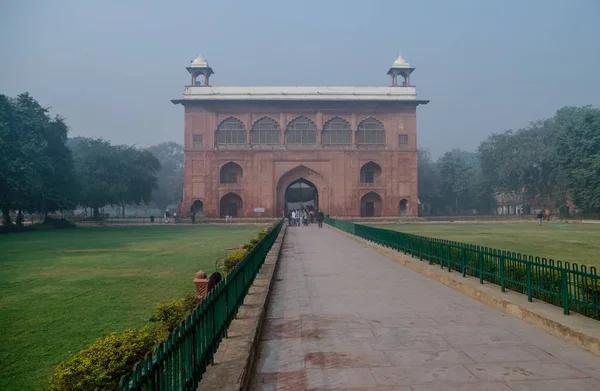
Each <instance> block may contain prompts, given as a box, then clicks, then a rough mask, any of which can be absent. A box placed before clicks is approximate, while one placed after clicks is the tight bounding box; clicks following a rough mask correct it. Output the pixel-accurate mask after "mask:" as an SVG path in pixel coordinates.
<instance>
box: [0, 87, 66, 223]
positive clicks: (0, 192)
mask: <svg viewBox="0 0 600 391" xmlns="http://www.w3.org/2000/svg"><path fill="white" fill-rule="evenodd" d="M48 112H49V111H48V109H47V108H44V107H42V106H41V105H40V104H39V103H38V102H37V101H36V100H35V99H33V98H32V97H31V96H30V95H29V94H27V93H23V94H20V95H18V96H17V97H16V98H8V97H6V96H5V95H0V166H1V167H2V170H0V183H2V186H0V205H1V206H2V214H3V221H4V224H5V225H10V223H11V222H10V215H9V213H10V210H18V211H19V218H18V219H17V223H19V222H20V221H22V214H21V213H22V211H29V212H41V213H48V212H52V211H56V210H62V209H69V208H71V207H73V206H74V202H73V197H72V196H73V182H74V178H73V165H72V160H71V155H70V152H69V150H68V149H67V147H66V145H65V143H66V140H67V133H68V128H67V126H66V124H65V122H64V121H63V120H62V119H61V118H60V117H58V116H56V117H54V118H51V117H50V116H49V114H48Z"/></svg>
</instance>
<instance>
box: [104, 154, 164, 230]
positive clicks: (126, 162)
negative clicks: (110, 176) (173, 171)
mask: <svg viewBox="0 0 600 391" xmlns="http://www.w3.org/2000/svg"><path fill="white" fill-rule="evenodd" d="M117 150H118V154H119V159H120V161H119V166H120V168H119V172H118V175H116V176H115V177H116V179H117V183H115V188H116V189H117V199H118V200H119V205H120V206H121V211H122V217H123V218H125V205H127V204H137V205H139V204H140V203H142V202H144V203H147V202H149V201H150V200H151V195H152V191H153V190H154V189H156V188H157V177H156V173H157V172H158V170H159V169H160V162H159V161H158V159H157V158H156V157H155V156H154V155H153V154H152V153H150V152H149V151H146V150H141V149H136V148H134V147H124V146H121V147H117Z"/></svg>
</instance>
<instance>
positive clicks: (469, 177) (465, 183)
mask: <svg viewBox="0 0 600 391" xmlns="http://www.w3.org/2000/svg"><path fill="white" fill-rule="evenodd" d="M475 162H476V158H475V156H474V154H471V153H468V152H464V151H461V150H453V151H452V152H446V153H445V154H444V156H442V157H441V158H440V159H439V160H438V166H439V170H440V182H441V189H442V194H443V196H444V198H445V200H446V202H447V201H449V200H452V202H451V203H449V202H447V203H446V205H447V206H449V207H450V209H451V210H453V211H454V212H455V213H457V214H458V213H460V210H461V206H462V207H463V208H468V207H470V206H471V205H472V200H473V189H474V183H475V180H474V178H475V176H476V174H477V173H476V167H475Z"/></svg>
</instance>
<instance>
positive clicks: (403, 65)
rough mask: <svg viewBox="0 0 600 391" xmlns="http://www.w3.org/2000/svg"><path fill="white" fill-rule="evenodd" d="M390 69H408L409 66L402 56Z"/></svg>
mask: <svg viewBox="0 0 600 391" xmlns="http://www.w3.org/2000/svg"><path fill="white" fill-rule="evenodd" d="M392 68H410V64H409V63H407V62H406V60H405V59H403V58H402V55H399V56H398V58H397V59H396V61H394V63H393V64H392Z"/></svg>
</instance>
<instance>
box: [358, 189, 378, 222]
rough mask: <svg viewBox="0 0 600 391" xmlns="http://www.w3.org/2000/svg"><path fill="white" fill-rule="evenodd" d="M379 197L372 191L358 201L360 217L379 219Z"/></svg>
mask: <svg viewBox="0 0 600 391" xmlns="http://www.w3.org/2000/svg"><path fill="white" fill-rule="evenodd" d="M381 206H382V202H381V196H380V195H379V194H377V193H375V192H374V191H370V192H368V193H367V194H365V195H363V196H362V198H361V199H360V217H381Z"/></svg>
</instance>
